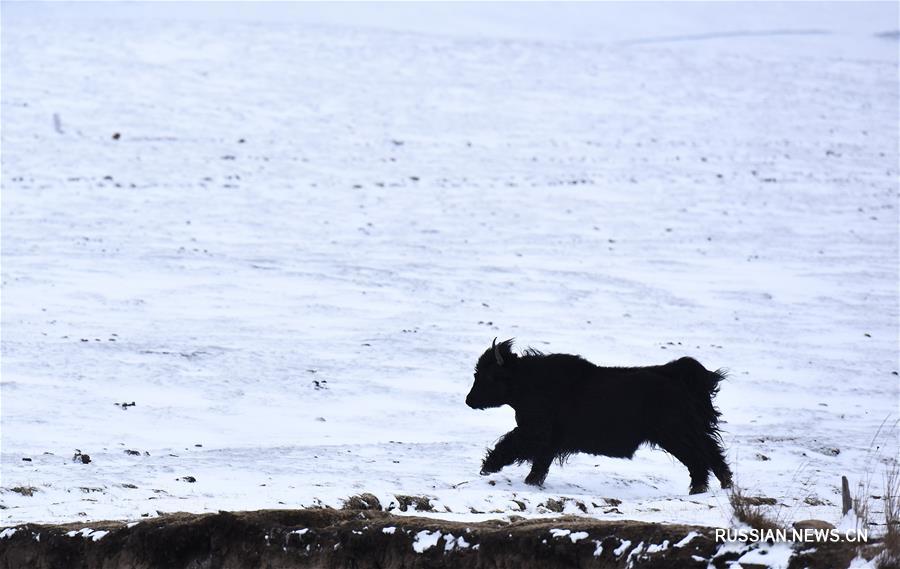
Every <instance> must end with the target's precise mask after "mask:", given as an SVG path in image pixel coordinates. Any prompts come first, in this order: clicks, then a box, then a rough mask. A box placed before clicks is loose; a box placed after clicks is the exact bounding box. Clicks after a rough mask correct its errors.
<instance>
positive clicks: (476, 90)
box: [0, 3, 900, 551]
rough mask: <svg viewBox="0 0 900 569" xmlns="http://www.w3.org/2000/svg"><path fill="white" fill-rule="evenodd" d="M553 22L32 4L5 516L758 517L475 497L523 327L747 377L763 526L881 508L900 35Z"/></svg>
mask: <svg viewBox="0 0 900 569" xmlns="http://www.w3.org/2000/svg"><path fill="white" fill-rule="evenodd" d="M550 6H551V5H549V4H546V5H545V4H535V5H529V7H527V8H526V7H522V6H517V7H515V8H511V7H503V6H502V5H499V4H497V5H487V4H477V5H476V4H467V5H463V6H456V7H452V8H451V7H446V6H443V5H440V4H436V5H435V6H424V5H421V6H420V5H414V6H399V5H394V6H393V7H388V6H381V7H379V8H378V9H379V10H380V9H381V8H384V9H385V10H386V11H385V12H384V13H383V14H384V15H379V16H378V17H377V18H375V19H372V20H370V19H369V17H370V16H371V13H372V12H373V10H375V8H374V7H372V6H370V5H366V6H359V5H355V4H354V5H352V7H351V6H349V5H348V6H346V7H345V6H341V7H339V8H337V7H324V6H319V5H304V6H296V5H293V4H292V5H290V6H273V5H271V4H269V3H265V4H264V5H250V4H241V5H235V6H225V5H222V4H220V3H215V4H212V5H208V6H207V5H201V4H197V5H194V4H190V5H188V4H186V3H176V4H172V5H166V6H157V5H151V4H145V3H139V4H136V5H127V4H126V3H113V4H111V5H103V6H99V5H95V4H83V5H78V6H68V5H65V4H58V3H47V4H46V5H45V4H40V5H35V4H25V3H8V5H7V4H4V7H3V23H2V26H3V29H2V32H3V33H2V40H0V41H2V50H3V53H4V57H3V62H2V67H3V68H2V75H3V97H2V114H3V128H2V145H3V153H2V173H0V182H2V228H3V241H2V277H3V278H2V299H0V302H2V328H3V336H2V364H0V365H2V370H0V371H2V377H0V394H2V409H0V411H2V417H0V421H2V425H0V426H2V429H0V430H2V450H0V473H2V477H0V478H2V483H0V486H2V488H0V504H2V505H3V506H4V507H5V509H0V524H2V525H16V524H22V523H27V522H73V521H79V522H81V521H84V522H85V523H88V522H90V521H92V520H101V519H116V520H139V519H143V518H144V517H155V516H157V515H158V512H172V511H192V512H214V511H218V510H253V509H262V508H273V507H279V508H298V507H303V506H323V505H327V506H334V507H340V506H341V504H342V503H343V500H345V499H346V498H348V497H349V496H351V495H354V494H359V493H362V492H371V493H373V494H374V495H375V496H377V497H378V499H379V500H380V501H381V503H382V504H385V505H387V504H391V503H394V504H395V505H396V504H397V503H398V502H397V499H396V496H397V495H398V494H406V495H427V496H428V497H429V498H430V499H431V502H432V504H433V505H438V506H437V507H436V508H435V510H436V511H435V512H433V513H428V514H427V515H429V516H433V517H443V518H450V519H458V520H473V521H477V520H484V519H490V518H497V517H503V516H508V515H513V514H514V515H524V516H527V517H539V516H550V515H556V514H553V513H549V512H548V513H541V512H545V511H546V509H545V508H539V507H540V506H541V504H545V503H546V501H547V500H548V499H551V498H552V499H561V498H563V497H565V498H568V499H570V500H571V501H566V510H565V511H566V513H573V514H576V515H586V516H591V517H596V518H601V519H622V518H629V519H638V520H646V521H652V522H678V523H685V524H702V525H712V526H716V525H723V524H727V523H729V520H730V513H729V511H728V504H727V497H726V496H725V494H724V492H722V491H721V490H719V489H718V488H716V487H715V485H713V488H712V490H711V491H710V492H709V493H707V494H703V495H698V496H688V495H687V489H688V482H689V480H688V473H687V470H686V469H685V468H684V467H683V466H682V465H680V464H679V463H677V462H676V461H675V460H674V459H672V458H671V457H669V456H668V455H667V454H665V453H664V452H662V451H659V450H653V449H642V450H640V451H639V452H638V453H637V454H636V456H635V458H634V460H632V461H626V460H619V459H612V458H605V457H594V456H586V455H578V456H574V457H572V459H571V460H570V461H569V462H568V463H567V464H566V466H565V467H563V468H560V467H559V466H558V465H556V464H554V466H553V467H552V468H551V471H550V475H549V477H548V478H547V482H546V486H545V487H544V488H543V489H537V488H533V487H530V486H527V485H525V484H524V482H523V479H524V477H525V475H526V474H527V466H526V465H522V466H512V467H509V468H507V469H504V470H503V471H502V472H500V473H498V474H495V475H491V476H488V477H480V476H478V470H479V467H480V461H481V459H482V457H483V455H484V448H485V446H487V445H490V444H492V443H493V442H494V441H496V439H497V438H498V437H499V436H500V435H502V434H503V433H505V432H506V431H508V430H509V429H511V428H512V427H513V425H514V417H513V412H512V411H511V410H510V409H509V408H503V409H496V410H489V411H483V412H478V411H473V410H471V409H469V408H467V407H466V406H465V405H464V398H465V395H466V393H467V391H468V389H469V387H470V382H471V369H472V366H473V365H474V363H475V360H476V359H477V357H478V356H479V355H480V353H481V352H482V351H483V350H484V349H485V348H487V347H488V346H489V345H490V342H491V340H492V339H493V337H494V336H499V337H500V338H501V339H502V338H506V337H513V336H514V337H516V338H518V341H519V344H520V345H521V347H525V346H528V345H531V346H534V347H535V348H538V349H541V350H545V351H560V352H569V353H579V354H582V355H584V356H585V357H587V358H589V359H591V360H592V361H595V362H597V363H604V364H608V365H641V364H653V363H663V362H665V361H668V360H672V359H675V358H677V357H680V356H684V355H690V356H693V357H696V358H698V359H699V360H700V361H701V362H703V363H704V365H706V366H707V367H709V368H719V367H723V368H728V369H729V370H730V377H729V379H728V381H726V382H725V383H724V384H723V386H722V390H721V393H720V395H719V397H718V399H717V404H718V406H719V407H720V409H721V411H722V413H723V418H724V420H725V421H727V423H725V424H723V427H724V429H725V435H724V436H725V443H726V446H727V447H728V449H729V452H728V459H729V461H730V462H731V463H732V464H733V466H734V470H735V472H736V473H737V475H738V480H739V482H740V484H741V485H742V486H743V487H744V488H745V491H746V493H748V495H762V496H768V497H774V498H776V499H777V500H778V502H779V503H780V504H785V510H784V511H783V513H784V514H785V515H786V516H790V517H792V518H793V519H809V518H815V519H825V520H829V521H832V522H835V523H837V522H838V520H839V518H838V516H837V512H839V507H838V505H837V504H838V503H839V487H840V476H841V475H847V476H848V477H849V478H850V480H851V484H853V485H854V486H855V485H856V484H857V483H859V482H863V481H865V480H866V479H871V481H872V492H871V494H872V495H881V494H880V488H879V485H880V484H881V481H882V478H883V477H882V472H881V471H880V470H879V469H880V468H881V465H882V461H883V460H884V459H885V457H892V456H897V454H898V443H897V437H896V430H892V427H891V426H892V425H894V424H895V423H894V421H895V420H896V410H897V403H898V378H897V375H896V373H897V371H898V364H897V345H896V340H897V337H898V325H897V322H898V310H897V307H898V287H897V276H898V263H897V258H898V236H897V225H898V214H897V212H898V209H897V174H898V169H897V163H898V154H897V148H898V136H897V129H896V124H897V121H896V118H897V116H898V99H900V97H898V86H897V82H896V77H897V40H896V39H895V38H894V39H892V38H891V37H887V36H883V35H879V34H882V33H883V32H885V31H891V30H890V29H888V28H885V26H886V25H888V24H886V22H887V23H890V22H896V20H897V18H896V16H897V6H896V5H895V4H891V3H884V4H846V3H835V4H827V5H818V4H812V3H810V4H807V3H791V4H777V5H773V6H770V5H759V6H757V5H754V6H752V7H751V6H746V7H740V8H738V7H736V6H728V7H727V9H726V7H724V6H722V7H717V6H714V5H711V4H709V3H697V4H690V5H687V6H677V7H674V6H663V5H657V4H654V8H653V10H648V9H646V7H644V6H641V7H639V8H635V7H629V6H625V5H622V4H621V3H613V4H607V5H599V4H598V5H595V4H577V5H576V4H571V5H566V6H565V7H564V8H551V7H550ZM733 8H734V11H733V12H732V9H733ZM637 9H640V10H641V17H640V18H636V17H634V14H635V12H634V10H637ZM391 10H394V11H393V12H392V11H391ZM504 10H506V11H504ZM509 10H514V11H515V17H512V16H511V14H512V12H509ZM548 10H558V11H553V12H552V16H551V15H550V14H549V13H548V12H547V11H548ZM582 10H583V11H584V12H581V11H582ZM595 24H596V25H595ZM891 25H893V24H891ZM37 46H40V47H37ZM114 133H120V137H119V138H118V139H117V140H116V139H114V138H113V134H114ZM131 402H134V403H135V405H134V406H130V405H129V406H123V405H122V404H123V403H129V404H130V403H131ZM887 417H892V418H893V419H889V420H887V421H886V422H885V418H887ZM882 423H885V427H884V428H883V429H882V431H881V433H880V434H879V435H878V436H877V437H875V435H876V432H878V430H879V427H881V425H882ZM873 437H875V438H876V439H877V440H876V442H875V443H873V442H872V441H873ZM75 449H81V451H82V452H83V453H85V454H89V455H90V457H91V462H90V463H88V464H84V463H81V462H80V461H79V462H75V461H73V460H72V458H73V455H74V453H75ZM873 449H874V450H873ZM126 451H136V452H137V454H132V453H126ZM23 458H30V459H31V461H24V460H22V459H23ZM187 477H193V479H195V482H193V483H191V482H188V481H187V480H189V478H187ZM18 486H23V487H24V486H30V487H34V488H37V489H38V490H39V491H38V492H34V493H33V495H32V496H24V495H22V494H20V493H17V492H13V491H12V488H15V487H18ZM807 497H815V498H817V499H818V500H819V501H820V503H821V505H809V504H806V503H805V502H804V498H807ZM602 498H616V499H618V500H621V501H622V503H621V504H620V505H618V506H617V507H616V508H615V509H612V508H610V507H609V506H608V505H607V504H606V503H605V502H604V501H603V500H602ZM576 502H580V503H581V504H582V505H583V506H584V507H585V509H586V510H587V511H586V513H585V512H582V511H581V509H580V508H577V507H576ZM595 503H596V504H597V505H594V504H595ZM520 504H524V507H522V506H520ZM881 507H882V504H881V502H880V501H874V502H873V503H872V508H873V510H874V511H873V512H872V515H873V516H874V517H875V518H877V517H878V516H879V515H880V508H881ZM394 511H395V512H398V513H399V510H396V508H395V510H394ZM479 512H480V513H479ZM619 512H621V513H619ZM82 513H83V515H82ZM407 514H410V515H422V512H414V511H412V510H410V511H408V512H407ZM787 521H790V520H787ZM11 531H14V530H12V529H7V530H3V532H2V533H0V536H3V537H8V536H9V535H12V534H11V533H9V532H11ZM432 538H433V539H435V543H437V541H436V539H437V538H435V537H434V536H429V539H432ZM628 545H629V546H630V544H628ZM617 551H618V550H617ZM623 551H624V550H623Z"/></svg>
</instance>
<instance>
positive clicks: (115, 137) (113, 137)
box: [112, 132, 122, 140]
mask: <svg viewBox="0 0 900 569" xmlns="http://www.w3.org/2000/svg"><path fill="white" fill-rule="evenodd" d="M120 138H122V135H121V134H119V133H118V132H114V133H113V135H112V139H113V140H119V139H120Z"/></svg>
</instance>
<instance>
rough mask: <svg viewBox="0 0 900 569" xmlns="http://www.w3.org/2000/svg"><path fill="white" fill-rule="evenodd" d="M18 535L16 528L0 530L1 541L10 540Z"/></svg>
mask: <svg viewBox="0 0 900 569" xmlns="http://www.w3.org/2000/svg"><path fill="white" fill-rule="evenodd" d="M15 534H16V528H4V529H2V530H0V539H8V538H10V537H12V536H14V535H15Z"/></svg>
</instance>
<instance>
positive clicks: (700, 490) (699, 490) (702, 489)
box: [691, 484, 709, 494]
mask: <svg viewBox="0 0 900 569" xmlns="http://www.w3.org/2000/svg"><path fill="white" fill-rule="evenodd" d="M708 491H709V486H707V485H706V484H704V485H703V486H691V494H704V493H706V492H708Z"/></svg>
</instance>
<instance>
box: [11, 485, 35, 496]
mask: <svg viewBox="0 0 900 569" xmlns="http://www.w3.org/2000/svg"><path fill="white" fill-rule="evenodd" d="M12 491H13V492H15V493H16V494H21V495H23V496H34V493H35V492H40V490H38V489H37V488H35V487H34V486H16V487H15V488H12Z"/></svg>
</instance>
